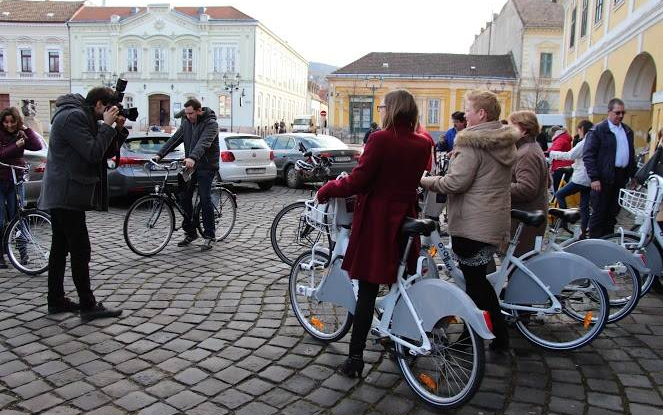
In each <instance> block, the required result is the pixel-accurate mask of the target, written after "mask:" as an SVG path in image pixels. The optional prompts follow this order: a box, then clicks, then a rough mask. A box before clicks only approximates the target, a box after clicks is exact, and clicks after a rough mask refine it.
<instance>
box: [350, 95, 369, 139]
mask: <svg viewBox="0 0 663 415" xmlns="http://www.w3.org/2000/svg"><path fill="white" fill-rule="evenodd" d="M371 121H373V98H372V97H350V131H351V132H353V133H365V132H366V131H368V130H369V129H370V128H371Z"/></svg>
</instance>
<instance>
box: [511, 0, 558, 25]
mask: <svg viewBox="0 0 663 415" xmlns="http://www.w3.org/2000/svg"><path fill="white" fill-rule="evenodd" d="M513 4H514V5H515V6H516V10H517V11H518V14H519V15H520V19H521V20H522V21H523V25H524V26H525V27H555V28H560V29H561V28H563V27H564V7H563V6H562V5H561V4H560V3H559V2H553V1H551V0H513Z"/></svg>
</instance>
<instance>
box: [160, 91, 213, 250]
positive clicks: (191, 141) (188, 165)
mask: <svg viewBox="0 0 663 415" xmlns="http://www.w3.org/2000/svg"><path fill="white" fill-rule="evenodd" d="M184 114H185V115H186V118H183V119H182V124H181V125H180V128H178V129H177V131H175V133H174V134H173V136H172V137H171V138H170V139H169V140H168V141H167V142H166V144H164V145H163V147H162V148H161V150H159V152H158V153H157V155H156V156H155V157H154V160H155V161H159V160H161V159H162V158H163V157H164V156H165V155H166V154H168V153H169V152H171V151H172V150H173V149H174V148H175V147H177V146H178V145H180V143H182V142H183V143H184V156H185V159H184V168H185V169H187V170H192V169H195V170H193V174H192V175H191V182H190V183H189V186H187V187H186V188H185V190H184V191H183V192H182V194H181V195H180V197H181V203H182V209H183V210H184V213H185V216H184V223H183V224H182V229H184V232H185V233H186V236H185V238H184V239H183V240H182V241H181V242H179V243H178V244H177V246H180V247H182V246H187V245H189V244H190V243H191V242H193V241H195V240H196V239H197V238H198V234H197V233H196V224H194V223H193V220H192V218H193V190H194V189H195V184H196V183H198V195H199V197H200V205H201V209H202V214H203V215H202V216H203V229H204V232H203V238H204V239H205V243H204V244H203V245H202V247H201V251H207V250H209V249H212V246H213V245H214V242H215V240H216V239H215V234H214V233H215V229H214V206H213V205H212V198H211V193H212V181H213V180H214V176H215V175H216V172H217V171H218V170H219V152H220V150H219V127H218V124H217V123H216V115H215V114H214V111H212V110H211V109H210V108H207V107H205V108H203V107H202V105H201V104H200V101H198V100H197V99H195V98H191V99H189V100H188V101H187V102H185V103H184Z"/></svg>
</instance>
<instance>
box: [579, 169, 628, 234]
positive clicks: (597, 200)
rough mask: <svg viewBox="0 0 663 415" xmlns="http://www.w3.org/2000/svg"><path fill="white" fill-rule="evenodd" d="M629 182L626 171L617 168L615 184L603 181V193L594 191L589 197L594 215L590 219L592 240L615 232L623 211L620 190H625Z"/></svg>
mask: <svg viewBox="0 0 663 415" xmlns="http://www.w3.org/2000/svg"><path fill="white" fill-rule="evenodd" d="M627 181H628V177H627V176H626V169H624V168H616V169H615V180H614V182H613V183H606V182H604V181H601V191H600V192H595V191H594V190H592V192H591V194H590V196H589V204H590V206H591V208H592V215H591V216H590V217H589V237H590V238H600V237H602V236H605V235H608V234H611V233H613V232H614V231H615V225H616V224H617V215H618V214H619V210H620V209H621V208H620V206H619V190H620V189H622V188H624V186H625V185H626V182H627Z"/></svg>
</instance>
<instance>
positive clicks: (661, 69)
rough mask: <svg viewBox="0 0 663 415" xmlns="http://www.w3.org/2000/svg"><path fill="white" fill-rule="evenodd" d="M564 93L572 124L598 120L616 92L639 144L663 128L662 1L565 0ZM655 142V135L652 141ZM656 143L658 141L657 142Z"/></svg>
mask: <svg viewBox="0 0 663 415" xmlns="http://www.w3.org/2000/svg"><path fill="white" fill-rule="evenodd" d="M563 5H564V15H565V25H564V55H563V56H564V61H563V64H564V65H563V66H564V69H563V71H562V79H561V85H560V92H561V94H562V97H563V100H562V103H561V104H560V109H561V110H562V111H563V112H564V114H565V117H566V120H567V124H568V127H573V126H575V125H576V124H577V123H578V122H579V121H580V120H583V119H589V120H591V121H592V122H599V121H601V120H603V119H604V118H605V117H606V114H607V112H608V102H609V101H610V99H612V98H614V97H618V98H621V99H622V100H624V102H625V104H626V111H627V112H626V116H625V117H624V122H625V123H627V124H628V125H630V126H631V127H632V128H633V130H634V132H635V138H636V146H644V145H646V140H647V137H648V135H649V134H650V131H653V132H655V131H657V130H658V129H660V128H661V127H663V47H662V46H661V40H663V0H564V1H563ZM652 141H655V140H652ZM651 145H652V146H653V145H655V143H654V142H652V143H651Z"/></svg>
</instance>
